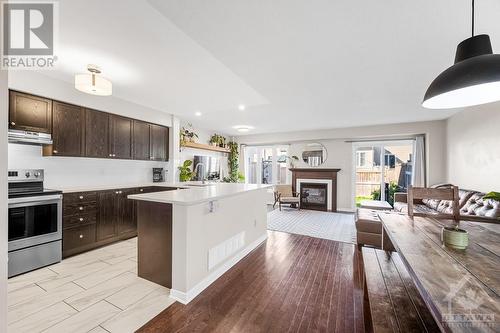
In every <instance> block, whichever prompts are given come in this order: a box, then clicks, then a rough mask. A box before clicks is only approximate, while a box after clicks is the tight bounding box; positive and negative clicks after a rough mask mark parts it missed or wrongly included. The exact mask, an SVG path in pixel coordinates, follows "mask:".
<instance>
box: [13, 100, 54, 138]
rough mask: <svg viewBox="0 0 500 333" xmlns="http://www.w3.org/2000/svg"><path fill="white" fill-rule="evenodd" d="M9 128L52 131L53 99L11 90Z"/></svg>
mask: <svg viewBox="0 0 500 333" xmlns="http://www.w3.org/2000/svg"><path fill="white" fill-rule="evenodd" d="M9 94H10V103H9V128H12V129H17V130H23V131H31V132H42V133H51V131H52V100H50V99H47V98H43V97H38V96H33V95H28V94H23V93H20V92H17V91H10V92H9Z"/></svg>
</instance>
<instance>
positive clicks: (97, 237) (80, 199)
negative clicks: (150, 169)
mask: <svg viewBox="0 0 500 333" xmlns="http://www.w3.org/2000/svg"><path fill="white" fill-rule="evenodd" d="M175 189H176V188H175V187H160V186H147V187H136V188H126V189H116V190H105V191H88V192H76V193H65V194H64V195H63V257H65V258H66V257H69V256H72V255H75V254H78V253H82V252H85V251H89V250H92V249H95V248H97V247H100V246H103V245H107V244H111V243H114V242H117V241H120V240H124V239H127V238H131V237H135V236H137V202H136V201H134V200H130V199H128V198H127V196H128V195H131V194H140V193H150V192H160V191H169V190H175Z"/></svg>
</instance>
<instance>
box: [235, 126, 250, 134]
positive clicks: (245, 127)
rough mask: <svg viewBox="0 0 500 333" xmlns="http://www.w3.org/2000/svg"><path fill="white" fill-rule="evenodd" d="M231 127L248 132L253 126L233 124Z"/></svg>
mask: <svg viewBox="0 0 500 333" xmlns="http://www.w3.org/2000/svg"><path fill="white" fill-rule="evenodd" d="M233 128H234V129H235V130H237V131H238V132H242V133H244V132H248V131H250V130H252V129H254V127H253V126H248V125H236V126H233Z"/></svg>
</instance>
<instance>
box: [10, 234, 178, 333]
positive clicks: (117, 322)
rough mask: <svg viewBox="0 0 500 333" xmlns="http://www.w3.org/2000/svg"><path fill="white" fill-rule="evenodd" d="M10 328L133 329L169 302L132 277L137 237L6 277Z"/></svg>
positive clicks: (158, 289)
mask: <svg viewBox="0 0 500 333" xmlns="http://www.w3.org/2000/svg"><path fill="white" fill-rule="evenodd" d="M8 290H9V292H8V322H9V323H8V324H9V330H8V331H9V332H11V333H18V332H30V333H34V332H64V333H67V332H71V333H79V332H93V333H97V332H120V333H124V332H134V331H135V330H136V329H138V328H139V327H141V326H142V325H143V324H145V323H146V322H148V321H149V320H150V319H152V318H153V317H154V316H156V315H157V314H158V313H160V312H161V311H163V310H164V309H166V308H167V307H169V306H170V305H171V304H172V303H173V302H174V300H173V299H171V298H170V297H169V294H170V291H169V290H168V289H167V288H164V287H162V286H160V285H157V284H155V283H152V282H149V281H147V280H144V279H141V278H139V277H138V276H137V238H133V239H129V240H126V241H123V242H120V243H116V244H113V245H109V246H106V247H103V248H100V249H97V250H93V251H90V252H86V253H83V254H81V255H77V256H74V257H71V258H68V259H65V260H63V261H62V262H60V263H58V264H55V265H51V266H48V267H45V268H41V269H39V270H36V271H33V272H30V273H26V274H23V275H20V276H17V277H14V278H11V279H9V283H8Z"/></svg>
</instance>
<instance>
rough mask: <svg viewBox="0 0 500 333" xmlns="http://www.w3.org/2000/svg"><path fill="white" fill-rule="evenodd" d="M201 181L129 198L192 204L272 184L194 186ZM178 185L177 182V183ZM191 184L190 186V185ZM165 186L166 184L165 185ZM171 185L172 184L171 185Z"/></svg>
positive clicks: (263, 187)
mask: <svg viewBox="0 0 500 333" xmlns="http://www.w3.org/2000/svg"><path fill="white" fill-rule="evenodd" d="M199 184H201V182H187V183H181V185H182V186H185V187H184V188H182V189H178V190H172V191H163V192H153V193H144V194H133V195H129V196H128V198H129V199H133V200H142V201H153V202H159V203H171V204H178V205H194V204H198V203H202V202H207V201H212V200H216V199H221V198H224V197H230V196H233V195H237V194H241V193H244V192H248V191H255V190H260V189H266V188H270V187H272V185H267V184H263V185H257V184H239V183H214V184H211V185H208V186H196V185H199ZM177 185H178V184H177ZM190 185H191V186H190ZM165 186H166V185H165ZM171 186H172V187H173V185H171Z"/></svg>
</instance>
